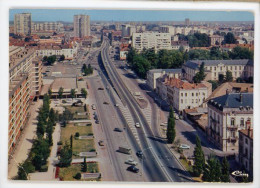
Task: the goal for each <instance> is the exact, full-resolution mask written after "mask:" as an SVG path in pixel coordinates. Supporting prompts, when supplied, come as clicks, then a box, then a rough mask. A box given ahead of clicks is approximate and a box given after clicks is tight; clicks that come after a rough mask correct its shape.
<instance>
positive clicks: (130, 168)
mask: <svg viewBox="0 0 260 188" xmlns="http://www.w3.org/2000/svg"><path fill="white" fill-rule="evenodd" d="M127 170H129V171H131V172H134V173H138V172H139V169H138V168H136V167H135V166H134V165H131V166H129V167H128V168H127Z"/></svg>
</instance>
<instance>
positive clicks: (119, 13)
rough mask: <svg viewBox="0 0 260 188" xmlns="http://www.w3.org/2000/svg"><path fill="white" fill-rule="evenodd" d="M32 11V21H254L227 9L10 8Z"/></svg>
mask: <svg viewBox="0 0 260 188" xmlns="http://www.w3.org/2000/svg"><path fill="white" fill-rule="evenodd" d="M23 12H29V13H32V21H68V22H72V21H73V15H75V14H87V15H90V16H91V18H90V19H91V20H97V21H98V20H103V21H112V20H113V21H184V19H185V18H189V19H190V20H191V21H254V15H253V13H251V12H238V11H233V12H230V11H229V12H226V11H223V12H222V11H151V10H149V11H148V10H146V11H142V10H80V9H67V10H66V9H10V12H9V18H10V21H13V20H14V14H16V13H23Z"/></svg>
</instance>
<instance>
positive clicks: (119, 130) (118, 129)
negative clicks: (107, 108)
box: [114, 127, 123, 132]
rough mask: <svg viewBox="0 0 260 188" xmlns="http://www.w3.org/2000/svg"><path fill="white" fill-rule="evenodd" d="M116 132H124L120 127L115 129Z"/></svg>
mask: <svg viewBox="0 0 260 188" xmlns="http://www.w3.org/2000/svg"><path fill="white" fill-rule="evenodd" d="M114 131H116V132H123V130H122V129H120V128H118V127H116V128H115V129H114Z"/></svg>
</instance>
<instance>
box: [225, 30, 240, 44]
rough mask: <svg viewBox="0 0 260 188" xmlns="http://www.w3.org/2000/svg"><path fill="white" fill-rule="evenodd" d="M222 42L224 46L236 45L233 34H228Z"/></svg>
mask: <svg viewBox="0 0 260 188" xmlns="http://www.w3.org/2000/svg"><path fill="white" fill-rule="evenodd" d="M224 41H225V43H226V44H236V42H237V40H236V38H235V36H234V34H233V33H231V32H228V33H227V35H226V36H225V37H224Z"/></svg>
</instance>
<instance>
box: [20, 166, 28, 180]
mask: <svg viewBox="0 0 260 188" xmlns="http://www.w3.org/2000/svg"><path fill="white" fill-rule="evenodd" d="M17 175H18V176H17V179H18V180H28V178H27V173H26V172H25V170H24V168H23V166H22V164H19V167H18V173H17Z"/></svg>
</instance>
